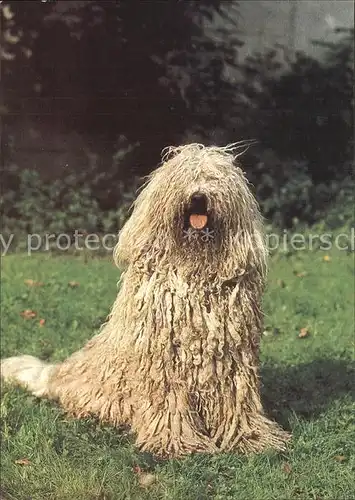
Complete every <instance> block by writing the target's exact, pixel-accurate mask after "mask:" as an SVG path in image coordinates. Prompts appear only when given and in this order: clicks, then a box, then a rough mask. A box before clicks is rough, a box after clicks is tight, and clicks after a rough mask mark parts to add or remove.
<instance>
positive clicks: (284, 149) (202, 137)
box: [0, 0, 354, 232]
mask: <svg viewBox="0 0 355 500" xmlns="http://www.w3.org/2000/svg"><path fill="white" fill-rule="evenodd" d="M0 9H1V10H0V13H1V23H2V30H1V35H0V36H1V38H0V42H1V49H2V77H3V82H2V83H3V92H2V101H1V104H0V113H1V118H2V122H3V134H2V139H3V140H2V151H1V153H2V161H1V176H2V196H1V210H2V215H3V217H4V219H3V220H4V225H5V228H6V231H9V232H11V231H12V230H13V229H14V228H16V227H21V229H22V230H27V231H35V230H39V229H40V228H42V230H46V231H47V230H53V231H62V230H72V229H74V228H77V227H78V225H80V226H82V227H85V229H87V230H89V229H90V230H117V229H118V228H119V227H120V226H121V225H122V222H123V221H124V219H125V216H126V213H127V207H128V205H129V204H130V202H131V200H132V199H133V192H134V187H136V186H137V184H138V182H139V181H138V178H140V177H141V176H143V175H146V174H147V173H148V172H149V171H151V170H152V168H154V166H155V165H156V164H157V162H158V160H159V157H160V151H161V149H162V148H163V147H165V146H167V145H170V144H178V143H181V142H187V141H191V140H199V141H203V142H205V143H207V144H210V143H216V144H226V143H228V142H232V141H236V140H238V139H246V138H254V139H257V140H258V145H257V146H255V147H253V148H251V149H250V150H249V151H248V153H247V154H246V155H245V157H244V159H243V161H244V167H245V169H246V170H247V173H248V176H249V177H250V179H251V181H252V182H253V184H254V187H255V191H256V194H257V197H258V199H259V201H260V203H261V205H262V209H263V212H264V214H265V216H266V217H267V218H268V219H269V220H270V221H271V222H272V223H273V224H275V225H278V226H280V227H290V226H292V225H294V224H296V223H298V222H302V223H306V224H311V223H314V222H316V221H318V220H320V219H322V218H325V217H326V214H327V213H328V211H329V204H334V203H336V200H338V201H339V200H341V207H340V205H339V207H340V208H339V217H340V219H341V218H344V213H345V214H347V215H346V217H348V218H350V219H351V218H352V215H351V214H352V210H351V204H352V194H353V186H354V185H353V177H352V174H353V171H352V168H353V163H352V160H353V121H352V119H353V111H352V110H353V81H354V65H353V39H354V33H353V30H349V29H345V28H344V29H338V31H337V35H338V37H337V41H336V42H332V43H325V42H322V41H315V42H314V43H317V44H318V45H322V51H323V57H322V58H321V59H314V58H312V57H310V56H308V55H306V54H304V53H301V52H300V53H296V54H295V56H294V57H292V58H285V57H282V54H284V52H285V51H284V47H280V46H278V47H275V48H274V50H272V51H269V52H267V53H263V54H261V53H254V54H252V55H250V56H249V57H247V58H246V59H244V60H243V61H242V60H240V58H239V57H238V55H239V50H240V48H241V47H242V45H243V40H242V37H241V35H240V32H239V29H238V28H239V27H240V23H241V22H242V19H241V18H240V17H239V15H238V3H237V2H233V1H231V2H222V1H220V0H200V1H199V2H184V1H173V0H166V1H164V2H162V1H155V0H154V1H153V0H152V1H142V0H140V1H138V0H130V1H129V2H123V1H117V2H106V1H72V2H68V1H62V2H54V1H52V2H45V3H43V2H40V1H22V2H17V1H4V2H2V4H1V7H0ZM211 23H212V24H214V25H216V26H220V28H219V29H215V30H214V34H213V36H211V32H210V31H209V29H208V26H209V25H211ZM231 74H233V75H237V77H235V78H234V77H233V78H231V76H230V75H231ZM29 118H30V121H31V127H34V128H36V125H38V127H40V126H43V123H50V125H51V127H53V130H54V132H53V133H54V134H58V136H59V134H63V136H65V137H66V136H67V135H72V134H75V137H79V138H80V141H79V140H78V143H80V145H79V146H78V147H77V150H78V151H79V152H76V153H75V154H76V155H77V156H76V157H75V158H74V160H73V161H69V162H67V161H65V162H62V163H60V164H59V166H56V164H55V162H54V161H53V162H52V161H51V158H52V157H53V158H54V156H53V155H55V154H57V155H58V154H59V153H58V151H57V152H56V151H53V155H52V156H49V161H46V162H44V165H43V164H42V165H41V167H40V168H39V167H38V165H37V163H36V162H35V161H34V162H33V165H32V164H31V163H30V165H29V164H28V159H31V154H32V153H33V151H32V153H31V147H32V146H30V147H29V148H28V147H27V150H26V148H25V151H24V155H25V157H26V161H21V160H19V159H18V158H19V155H18V154H17V155H16V152H18V150H19V148H21V146H20V144H21V140H22V136H23V135H24V132H23V128H22V129H21V127H20V128H19V123H21V121H22V122H23V121H24V120H25V119H26V120H28V119H29ZM45 126H46V125H45ZM65 134H67V135H65ZM60 147H61V148H63V150H64V152H66V149H68V148H69V146H67V145H66V144H61V145H60ZM26 151H27V153H26ZM20 158H21V156H20ZM26 162H27V163H26ZM42 163H43V162H42ZM28 169H30V171H28ZM346 207H347V208H346Z"/></svg>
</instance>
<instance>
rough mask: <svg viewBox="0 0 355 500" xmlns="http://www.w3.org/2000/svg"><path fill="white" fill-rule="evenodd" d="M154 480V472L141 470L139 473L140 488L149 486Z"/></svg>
mask: <svg viewBox="0 0 355 500" xmlns="http://www.w3.org/2000/svg"><path fill="white" fill-rule="evenodd" d="M155 481H156V477H155V475H154V474H150V473H149V472H142V473H141V474H139V479H138V482H139V486H141V487H142V488H149V486H152V484H154V483H155Z"/></svg>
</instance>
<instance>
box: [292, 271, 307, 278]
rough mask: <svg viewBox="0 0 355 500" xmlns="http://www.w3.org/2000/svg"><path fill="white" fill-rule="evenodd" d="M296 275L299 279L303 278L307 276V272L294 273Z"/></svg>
mask: <svg viewBox="0 0 355 500" xmlns="http://www.w3.org/2000/svg"><path fill="white" fill-rule="evenodd" d="M294 274H295V275H296V276H297V278H303V277H304V276H307V271H300V272H297V271H294Z"/></svg>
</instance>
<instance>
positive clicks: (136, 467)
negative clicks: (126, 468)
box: [133, 465, 143, 474]
mask: <svg viewBox="0 0 355 500" xmlns="http://www.w3.org/2000/svg"><path fill="white" fill-rule="evenodd" d="M133 472H134V473H135V474H142V472H143V471H142V469H141V468H140V467H139V465H135V466H134V467H133Z"/></svg>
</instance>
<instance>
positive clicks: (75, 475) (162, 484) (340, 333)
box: [0, 251, 355, 500]
mask: <svg viewBox="0 0 355 500" xmlns="http://www.w3.org/2000/svg"><path fill="white" fill-rule="evenodd" d="M329 255H330V257H331V260H330V261H329V262H325V261H324V260H323V256H324V253H322V252H314V253H310V252H298V253H297V254H294V255H292V256H290V257H286V256H284V255H281V254H280V255H276V256H275V257H273V259H272V263H271V272H270V278H269V286H268V290H267V293H266V296H265V312H266V318H265V323H266V332H265V333H266V334H265V335H264V336H263V341H262V381H263V394H264V396H263V397H264V401H265V405H266V408H267V410H268V412H269V413H270V414H271V415H273V417H274V418H275V419H276V420H278V421H279V422H280V423H281V424H282V425H283V426H284V427H286V428H288V429H291V430H292V433H293V440H292V442H291V444H290V446H289V449H288V451H287V452H286V453H283V454H276V453H274V452H269V453H265V454H261V455H255V456H249V457H244V456H240V455H235V454H223V455H219V456H203V455H198V456H191V457H188V458H186V459H183V460H170V461H155V460H154V459H153V458H152V457H151V456H149V455H144V454H141V453H139V452H138V451H137V450H136V449H135V448H134V446H133V441H132V438H131V437H130V436H128V435H127V434H125V433H123V432H119V431H118V430H115V429H113V428H110V427H108V426H101V425H99V424H98V423H97V422H96V421H95V420H86V421H78V420H73V419H69V418H67V417H66V416H65V414H64V413H63V412H62V411H61V410H60V409H59V408H58V407H56V406H55V405H54V404H53V403H50V402H46V401H39V400H37V399H36V398H34V397H32V396H30V395H29V394H27V393H26V392H25V391H23V390H21V389H19V388H10V387H3V395H2V402H1V416H2V423H1V427H2V440H1V479H2V495H3V498H6V499H14V500H25V499H30V498H31V499H32V500H49V499H58V500H99V499H100V500H104V499H106V500H119V499H124V500H127V499H138V500H139V499H153V500H154V499H167V500H178V499H179V500H190V499H191V500H204V499H206V500H207V499H215V500H218V499H220V500H228V499H238V500H244V499H246V500H249V499H250V500H269V499H272V500H273V499H275V500H288V499H289V500H305V499H313V500H349V499H354V498H355V486H354V480H353V474H354V472H355V460H354V449H355V435H354V434H355V432H354V425H353V420H352V418H353V410H354V404H353V402H352V400H351V390H352V382H353V381H354V371H353V365H352V358H353V355H352V353H353V348H354V345H353V342H354V337H353V334H354V324H353V323H354V260H353V256H351V255H349V254H346V253H345V252H336V251H334V252H331V253H329ZM2 267H3V270H2V297H1V299H2V331H3V334H2V342H1V351H2V352H1V356H2V357H3V356H9V355H16V354H20V353H28V354H33V355H36V356H40V357H41V358H44V359H51V360H60V359H63V358H64V357H65V356H67V355H68V354H69V353H71V352H73V351H74V350H76V349H78V348H79V347H80V346H81V345H82V344H83V342H84V341H85V340H86V339H88V338H90V337H91V336H92V334H93V332H94V331H95V330H96V329H97V328H98V327H99V325H100V323H101V322H102V321H103V320H104V319H105V317H106V315H107V313H108V310H109V307H110V305H111V303H112V301H113V299H114V297H115V294H116V291H117V286H116V282H117V280H118V272H117V270H116V269H115V267H113V265H112V263H111V262H109V261H107V260H106V261H105V260H99V259H92V260H89V262H87V263H85V262H84V261H83V260H80V259H78V258H74V257H71V258H69V257H67V258H64V257H58V256H57V257H53V256H50V255H45V254H42V255H39V254H37V255H34V256H32V257H27V256H21V255H9V256H6V257H4V258H3V262H2ZM303 272H304V273H307V274H306V275H305V276H303V277H300V276H297V275H296V274H295V273H303ZM26 279H33V280H36V281H42V282H43V283H44V286H41V287H30V286H28V285H26V284H24V280H26ZM280 280H282V283H280ZM69 281H76V282H78V283H79V286H77V287H74V288H72V287H70V286H68V282H69ZM26 309H31V310H34V311H36V313H37V316H36V317H35V318H33V319H27V320H26V319H24V318H22V317H21V315H20V313H21V312H22V311H24V310H26ZM42 318H43V319H45V325H44V326H40V325H39V320H40V319H42ZM304 327H307V328H309V335H308V336H307V337H305V338H299V337H298V333H299V330H300V329H301V328H304ZM21 459H28V460H29V464H28V465H20V464H17V463H16V461H17V460H21ZM137 467H140V469H141V470H142V471H143V472H142V473H137ZM145 473H151V474H153V475H154V482H153V484H151V485H150V486H148V487H147V486H142V485H141V484H140V480H141V478H142V477H143V478H144V477H146V476H145ZM0 497H1V494H0ZM1 498H2V497H1Z"/></svg>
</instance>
